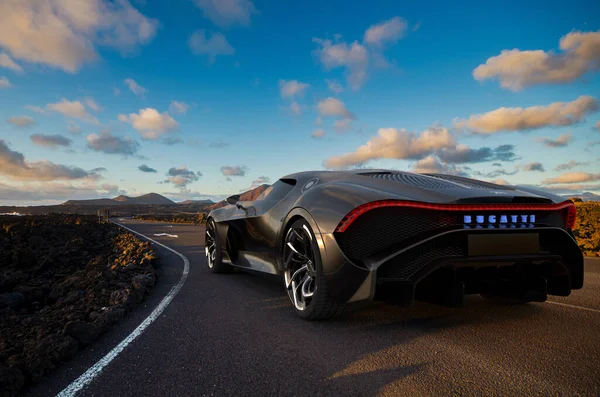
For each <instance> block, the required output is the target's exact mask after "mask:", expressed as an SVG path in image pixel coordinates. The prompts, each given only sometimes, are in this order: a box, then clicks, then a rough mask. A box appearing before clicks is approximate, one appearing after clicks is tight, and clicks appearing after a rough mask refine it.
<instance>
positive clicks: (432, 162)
mask: <svg viewBox="0 0 600 397" xmlns="http://www.w3.org/2000/svg"><path fill="white" fill-rule="evenodd" d="M413 171H415V172H419V173H422V174H451V175H463V174H464V173H463V171H462V170H461V169H460V168H458V167H457V166H455V165H450V164H442V163H441V162H440V160H439V159H438V158H437V157H436V156H434V155H429V156H427V157H425V158H422V159H421V160H419V161H417V162H415V163H414V164H413Z"/></svg>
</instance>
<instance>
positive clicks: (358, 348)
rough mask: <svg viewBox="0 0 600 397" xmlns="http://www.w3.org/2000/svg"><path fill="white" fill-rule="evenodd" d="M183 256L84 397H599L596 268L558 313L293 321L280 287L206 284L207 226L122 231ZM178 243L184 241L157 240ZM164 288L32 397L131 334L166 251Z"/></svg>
mask: <svg viewBox="0 0 600 397" xmlns="http://www.w3.org/2000/svg"><path fill="white" fill-rule="evenodd" d="M121 223H122V224H124V225H125V226H127V227H129V228H132V229H134V230H136V231H138V232H140V233H142V234H144V235H146V236H148V237H150V238H153V239H155V240H156V241H159V242H161V243H163V244H165V245H168V246H169V247H172V248H173V249H175V250H176V251H178V252H180V253H181V254H183V255H185V257H187V258H188V259H189V262H190V271H189V275H188V278H187V281H186V283H185V285H183V288H182V289H181V291H180V292H179V294H178V295H177V296H176V297H175V298H174V299H173V301H172V302H171V303H170V305H169V306H167V308H166V309H165V310H164V312H163V313H162V314H161V315H160V316H159V317H158V318H157V319H156V321H155V322H154V323H152V324H151V325H150V326H149V327H148V328H147V329H146V330H145V331H144V332H143V333H142V334H141V335H140V336H139V337H138V338H137V339H135V340H134V341H133V342H132V343H131V344H130V345H129V346H128V347H127V348H126V349H125V350H123V351H122V352H121V353H120V354H119V355H118V356H117V357H116V358H115V359H114V360H113V361H112V362H110V364H109V365H108V366H107V367H106V368H105V369H104V371H103V372H101V373H100V374H99V375H98V376H97V377H96V378H95V379H94V380H93V381H92V382H91V383H90V384H89V385H88V387H86V388H85V389H83V391H82V392H80V393H79V394H78V395H81V396H138V395H148V396H175V395H177V396H245V395H252V396H324V395H336V396H374V395H381V396H392V395H396V396H404V395H410V396H431V395H461V396H463V395H464V396H468V395H473V396H480V395H486V396H495V395H498V396H508V395H511V396H525V395H527V396H537V395H539V396H554V395H556V396H575V395H581V396H598V395H600V261H598V260H592V259H589V260H586V280H585V286H584V288H583V289H582V290H580V291H574V293H573V294H572V295H571V296H569V297H567V298H560V299H557V298H554V297H552V298H551V302H554V303H533V304H529V305H525V306H521V307H507V306H497V305H493V304H491V303H488V302H486V301H483V300H482V299H480V298H479V297H470V298H469V299H468V304H467V306H466V307H464V308H459V309H448V308H442V307H437V306H433V305H427V304H420V303H419V304H416V305H415V306H414V307H413V308H410V309H402V308H398V307H395V306H391V305H387V304H384V303H375V304H373V305H371V306H370V307H368V308H367V309H364V310H362V311H359V312H356V313H353V314H347V315H345V316H343V317H342V318H340V319H335V320H331V321H326V322H307V321H304V320H301V319H299V318H297V317H296V316H295V314H294V312H293V310H292V307H291V304H290V303H289V302H288V299H287V296H286V295H285V292H284V290H283V286H282V285H281V282H280V281H278V280H273V279H271V278H269V277H267V276H259V275H254V274H246V273H235V274H222V275H221V274H219V275H214V274H211V273H209V272H208V270H207V268H206V262H205V258H204V256H203V247H202V243H203V240H204V238H203V231H204V229H203V228H202V227H198V226H190V225H172V226H169V225H167V224H158V223H142V222H139V221H133V220H123V221H121ZM160 233H168V234H172V235H177V236H178V237H177V238H174V237H169V236H154V235H155V234H160ZM156 251H157V252H158V254H159V256H160V257H161V263H162V269H161V271H162V277H161V281H160V282H159V284H158V285H157V288H156V290H155V291H154V292H153V293H152V294H151V295H150V297H149V299H148V300H147V301H146V302H145V305H144V306H143V307H141V308H139V309H137V310H136V311H134V312H133V313H131V314H129V315H128V316H127V317H126V318H125V320H124V321H123V322H122V323H120V324H119V325H118V326H117V327H116V328H114V329H113V330H111V332H109V333H107V334H106V335H104V336H103V337H102V338H101V339H100V340H99V341H98V342H97V343H95V344H93V345H92V346H91V347H90V348H88V349H85V350H84V351H82V352H81V354H80V356H78V357H77V358H76V359H74V360H71V361H69V362H68V363H67V364H65V365H64V366H63V368H60V369H59V370H57V371H56V372H55V373H54V374H53V375H52V376H51V379H48V380H47V381H46V382H44V383H42V384H40V385H38V386H36V387H35V388H32V389H30V390H28V392H27V394H28V395H31V396H52V395H56V394H57V393H59V392H60V391H61V390H63V389H64V388H66V387H67V386H69V384H71V383H72V382H73V381H74V380H75V379H76V378H78V377H79V376H80V375H81V374H82V373H84V372H85V371H86V370H87V369H88V368H89V367H91V366H92V365H94V364H95V363H96V362H97V361H98V360H100V359H101V358H102V357H103V356H104V355H105V354H106V353H108V352H109V351H110V350H111V349H112V348H113V347H114V346H116V345H117V344H118V343H119V342H121V340H123V339H124V338H125V337H126V336H127V335H128V334H129V333H130V332H131V331H132V330H133V329H135V328H136V327H137V326H138V325H139V324H140V323H141V322H142V321H143V320H144V319H145V318H146V317H147V316H148V315H149V314H150V312H151V311H152V310H153V309H154V308H155V307H156V306H157V304H158V303H159V302H160V301H161V300H162V299H163V297H164V296H165V295H166V294H167V293H168V291H169V290H170V289H171V287H172V286H173V285H175V284H176V283H177V282H178V281H179V279H180V277H181V274H182V269H183V263H182V259H181V258H180V257H179V256H177V255H175V254H174V253H172V252H170V251H168V250H166V249H164V248H162V247H159V246H156Z"/></svg>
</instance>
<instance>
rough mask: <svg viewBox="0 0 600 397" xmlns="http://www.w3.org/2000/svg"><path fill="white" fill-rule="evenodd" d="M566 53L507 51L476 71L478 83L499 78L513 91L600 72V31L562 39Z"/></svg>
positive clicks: (561, 43) (561, 45) (566, 81)
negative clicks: (591, 72)
mask: <svg viewBox="0 0 600 397" xmlns="http://www.w3.org/2000/svg"><path fill="white" fill-rule="evenodd" d="M560 49H561V50H562V51H563V52H562V53H559V54H556V53H553V52H552V51H548V52H546V51H543V50H535V51H520V50H518V49H513V50H504V51H502V52H501V53H500V55H497V56H494V57H491V58H489V59H488V60H487V61H486V63H485V64H482V65H479V66H478V67H477V68H475V70H473V77H474V78H475V79H476V80H485V79H493V78H498V79H499V80H500V86H501V87H503V88H507V89H509V90H512V91H520V90H522V89H523V88H526V87H529V86H533V85H538V84H544V83H568V82H570V81H574V80H576V79H578V78H579V77H581V76H583V75H584V74H585V73H587V72H590V71H597V70H599V69H600V66H599V65H600V30H598V31H596V32H577V31H574V32H571V33H569V34H567V35H565V36H563V37H561V39H560Z"/></svg>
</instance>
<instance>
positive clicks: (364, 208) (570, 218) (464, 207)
mask: <svg viewBox="0 0 600 397" xmlns="http://www.w3.org/2000/svg"><path fill="white" fill-rule="evenodd" d="M383 207H405V208H415V209H426V210H434V211H560V210H564V209H567V211H568V212H567V221H566V224H567V228H569V229H572V228H573V227H574V226H575V219H576V215H577V210H576V208H575V204H573V202H571V201H566V202H564V203H559V204H492V205H484V204H430V203H420V202H414V201H399V200H380V201H372V202H370V203H366V204H363V205H359V206H358V207H356V208H355V209H353V210H352V211H350V212H349V213H348V214H347V215H346V216H345V217H344V218H343V219H342V220H341V221H340V223H339V224H338V226H337V227H336V228H335V232H344V231H346V229H348V227H350V225H351V224H352V223H353V222H354V221H355V220H356V219H357V218H358V217H359V216H361V215H363V214H364V213H365V212H368V211H371V210H373V209H375V208H383Z"/></svg>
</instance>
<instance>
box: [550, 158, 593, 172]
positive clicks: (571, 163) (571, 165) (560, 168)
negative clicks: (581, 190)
mask: <svg viewBox="0 0 600 397" xmlns="http://www.w3.org/2000/svg"><path fill="white" fill-rule="evenodd" d="M582 165H589V163H587V162H579V161H575V160H571V161H569V162H568V163H563V164H559V165H557V166H556V168H554V171H566V170H570V169H573V168H575V167H579V166H582Z"/></svg>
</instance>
